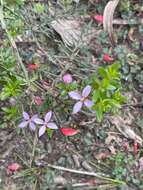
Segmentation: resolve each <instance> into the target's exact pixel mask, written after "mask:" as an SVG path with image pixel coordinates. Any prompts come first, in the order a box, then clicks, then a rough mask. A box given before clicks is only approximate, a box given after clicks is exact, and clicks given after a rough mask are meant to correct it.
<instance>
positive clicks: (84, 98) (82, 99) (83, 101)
mask: <svg viewBox="0 0 143 190" xmlns="http://www.w3.org/2000/svg"><path fill="white" fill-rule="evenodd" d="M90 92H91V86H90V85H87V86H86V87H85V88H84V89H83V91H82V94H80V93H79V92H77V91H71V92H69V96H70V97H71V98H72V99H74V100H79V101H78V102H77V103H76V104H75V105H74V107H73V114H76V113H78V112H79V111H80V110H81V108H82V106H83V105H85V106H86V107H88V108H91V107H92V106H93V104H94V103H93V102H92V101H91V100H89V99H88V95H89V94H90Z"/></svg>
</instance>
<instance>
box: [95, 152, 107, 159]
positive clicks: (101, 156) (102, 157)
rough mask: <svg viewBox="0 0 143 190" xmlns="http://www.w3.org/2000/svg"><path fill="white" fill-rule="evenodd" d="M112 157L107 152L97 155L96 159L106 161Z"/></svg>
mask: <svg viewBox="0 0 143 190" xmlns="http://www.w3.org/2000/svg"><path fill="white" fill-rule="evenodd" d="M109 156H110V154H109V153H106V152H100V153H99V154H96V156H95V158H96V159H97V160H104V159H106V158H108V157H109Z"/></svg>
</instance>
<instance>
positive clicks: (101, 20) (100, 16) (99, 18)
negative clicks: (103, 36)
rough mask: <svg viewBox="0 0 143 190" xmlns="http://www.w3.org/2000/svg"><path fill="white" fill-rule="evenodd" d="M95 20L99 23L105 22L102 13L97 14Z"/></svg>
mask: <svg viewBox="0 0 143 190" xmlns="http://www.w3.org/2000/svg"><path fill="white" fill-rule="evenodd" d="M93 18H94V20H96V21H97V22H99V23H103V16H102V15H95V16H94V17H93Z"/></svg>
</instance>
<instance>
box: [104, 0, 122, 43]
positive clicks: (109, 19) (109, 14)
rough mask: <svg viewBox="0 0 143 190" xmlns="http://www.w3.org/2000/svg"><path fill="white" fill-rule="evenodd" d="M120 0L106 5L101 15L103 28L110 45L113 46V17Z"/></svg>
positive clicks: (114, 41)
mask: <svg viewBox="0 0 143 190" xmlns="http://www.w3.org/2000/svg"><path fill="white" fill-rule="evenodd" d="M119 1H120V0H111V1H109V2H108V3H107V5H106V7H105V9H104V14H103V27H104V30H105V31H107V32H108V35H109V38H110V40H111V43H112V45H115V43H116V40H115V37H114V34H113V15H114V12H115V9H116V7H117V5H118V3H119Z"/></svg>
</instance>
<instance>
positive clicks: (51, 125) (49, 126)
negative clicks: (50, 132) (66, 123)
mask: <svg viewBox="0 0 143 190" xmlns="http://www.w3.org/2000/svg"><path fill="white" fill-rule="evenodd" d="M47 127H48V128H49V129H58V126H57V125H56V124H55V123H52V122H51V123H48V124H47Z"/></svg>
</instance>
